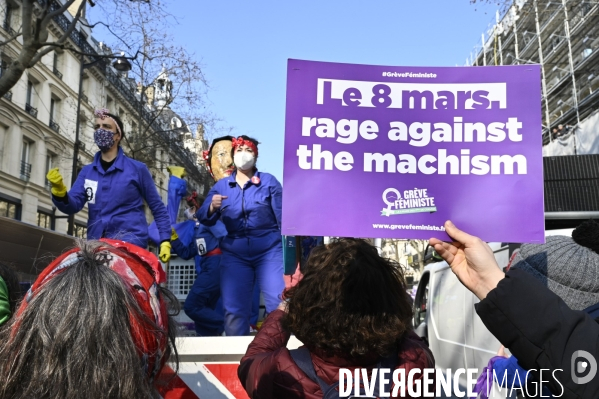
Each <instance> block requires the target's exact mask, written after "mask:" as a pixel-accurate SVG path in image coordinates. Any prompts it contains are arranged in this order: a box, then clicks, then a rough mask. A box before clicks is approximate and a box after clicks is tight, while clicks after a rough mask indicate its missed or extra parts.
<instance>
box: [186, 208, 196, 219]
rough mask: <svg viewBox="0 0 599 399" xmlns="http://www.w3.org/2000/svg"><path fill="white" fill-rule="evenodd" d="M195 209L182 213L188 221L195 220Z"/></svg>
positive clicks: (188, 209)
mask: <svg viewBox="0 0 599 399" xmlns="http://www.w3.org/2000/svg"><path fill="white" fill-rule="evenodd" d="M195 212H196V210H195V208H187V209H186V210H185V211H184V212H183V213H184V214H185V217H186V218H187V219H188V220H195Z"/></svg>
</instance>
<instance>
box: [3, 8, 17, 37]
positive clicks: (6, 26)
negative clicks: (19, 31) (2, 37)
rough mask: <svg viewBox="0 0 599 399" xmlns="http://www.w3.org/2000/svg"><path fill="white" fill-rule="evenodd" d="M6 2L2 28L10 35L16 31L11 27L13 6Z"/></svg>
mask: <svg viewBox="0 0 599 399" xmlns="http://www.w3.org/2000/svg"><path fill="white" fill-rule="evenodd" d="M5 4H6V14H5V16H4V25H3V28H4V30H6V31H7V32H8V33H10V34H11V35H14V34H15V33H16V32H15V30H14V29H13V28H12V14H13V11H14V10H13V6H11V5H10V4H9V3H8V2H5Z"/></svg>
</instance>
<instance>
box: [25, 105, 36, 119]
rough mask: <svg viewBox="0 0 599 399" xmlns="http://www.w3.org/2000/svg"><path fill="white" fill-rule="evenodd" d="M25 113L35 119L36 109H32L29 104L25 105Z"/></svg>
mask: <svg viewBox="0 0 599 399" xmlns="http://www.w3.org/2000/svg"><path fill="white" fill-rule="evenodd" d="M25 112H27V113H28V114H29V115H31V116H33V117H34V118H37V108H33V107H32V106H31V104H29V103H25Z"/></svg>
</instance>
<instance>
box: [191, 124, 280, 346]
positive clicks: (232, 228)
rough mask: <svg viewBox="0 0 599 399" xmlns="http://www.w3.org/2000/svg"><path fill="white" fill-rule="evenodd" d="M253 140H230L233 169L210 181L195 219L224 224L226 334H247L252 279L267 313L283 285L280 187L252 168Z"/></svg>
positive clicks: (276, 303)
mask: <svg viewBox="0 0 599 399" xmlns="http://www.w3.org/2000/svg"><path fill="white" fill-rule="evenodd" d="M258 144H259V143H258V141H256V140H255V139H253V138H250V137H248V136H241V137H238V138H237V139H233V154H234V156H233V160H234V163H235V166H236V167H237V169H236V171H235V172H233V173H232V174H231V176H229V177H225V178H223V179H221V180H219V181H218V182H217V183H216V184H215V185H214V187H213V188H212V189H211V190H210V192H209V193H208V195H207V196H206V200H205V201H204V203H203V204H202V206H201V208H200V210H199V211H198V213H197V217H198V219H199V220H200V223H202V224H204V225H206V226H213V225H214V224H216V222H217V221H218V220H221V221H222V222H223V223H224V224H225V226H226V228H227V236H226V237H224V238H223V239H222V240H221V243H220V248H221V250H222V252H223V255H222V260H221V293H222V296H223V306H224V308H225V332H226V334H227V335H228V336H231V335H248V334H249V326H250V313H251V302H252V301H251V297H252V289H253V287H254V283H255V281H257V282H258V284H259V285H260V289H261V290H262V294H263V296H264V302H265V305H266V312H268V313H270V312H272V311H274V310H275V309H276V308H277V306H278V304H279V303H280V301H281V299H280V298H281V294H282V292H283V289H284V287H285V284H284V282H283V246H282V240H281V202H282V187H281V184H280V183H279V182H278V181H277V179H276V178H275V177H274V176H272V175H271V174H268V173H263V172H258V170H257V169H256V167H255V164H256V159H257V157H258Z"/></svg>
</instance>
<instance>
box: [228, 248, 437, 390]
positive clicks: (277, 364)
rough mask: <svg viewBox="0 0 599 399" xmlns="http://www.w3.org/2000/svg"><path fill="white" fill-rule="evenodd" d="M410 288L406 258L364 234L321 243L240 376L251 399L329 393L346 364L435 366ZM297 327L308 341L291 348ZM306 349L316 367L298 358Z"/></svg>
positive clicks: (270, 319) (243, 364)
mask: <svg viewBox="0 0 599 399" xmlns="http://www.w3.org/2000/svg"><path fill="white" fill-rule="evenodd" d="M405 287H406V282H405V279H404V276H403V274H402V272H401V269H400V267H399V265H397V264H394V263H393V262H392V261H391V260H389V259H385V258H382V257H381V256H379V254H378V252H377V250H376V248H375V247H373V246H372V245H370V244H369V243H367V242H366V241H364V240H360V239H341V240H339V241H335V242H333V243H331V244H328V245H325V246H320V247H316V248H314V249H313V250H312V253H311V254H310V256H309V258H308V261H307V263H306V266H305V272H304V276H303V278H302V279H301V280H300V281H299V283H298V284H297V285H296V286H295V287H293V288H290V289H289V290H288V291H286V293H285V296H286V298H287V302H283V303H281V304H280V305H279V308H278V310H276V311H274V312H272V313H271V314H269V315H268V317H267V318H266V320H265V321H264V324H263V325H262V328H261V329H260V331H259V332H258V335H256V338H254V340H253V341H252V343H251V344H250V345H249V347H248V350H247V352H246V354H245V356H244V357H243V358H242V359H241V364H240V366H239V369H238V375H239V379H240V380H241V383H242V385H243V386H244V388H245V390H246V391H247V393H248V395H249V396H250V398H261V399H266V398H308V399H316V398H322V397H323V395H324V390H326V388H323V387H324V386H336V387H338V386H339V369H340V368H348V369H350V370H352V373H353V370H354V369H356V368H367V369H372V368H373V367H376V366H377V364H379V362H384V364H387V365H388V366H389V368H394V369H395V368H403V369H405V375H408V373H409V372H410V370H411V369H415V368H418V369H420V370H422V369H424V368H430V367H434V359H433V357H432V354H431V353H430V351H429V350H428V348H427V347H426V345H425V344H424V342H422V341H421V340H420V338H418V337H417V336H416V335H415V334H414V333H413V332H412V326H411V318H412V308H411V306H410V301H409V300H408V296H407V294H406V290H405ZM292 333H293V334H295V336H296V337H297V338H298V339H299V340H300V341H302V342H303V343H304V345H305V347H302V348H300V349H299V350H298V352H293V351H291V352H290V351H289V350H287V349H286V345H287V341H288V340H289V336H290V334H292ZM301 353H304V354H306V353H308V356H307V357H306V359H309V360H308V363H310V365H309V366H308V367H310V366H311V370H312V371H310V370H308V371H304V368H303V366H300V364H298V363H297V362H296V360H295V359H297V358H298V355H300V357H301ZM310 374H313V376H314V377H315V379H316V380H315V379H314V378H311V377H310ZM418 376H419V377H421V374H420V373H419V374H418ZM392 388H393V387H391V388H390V391H392Z"/></svg>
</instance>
